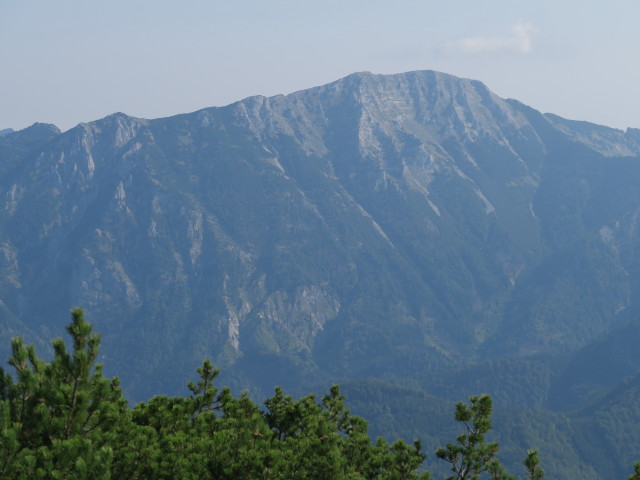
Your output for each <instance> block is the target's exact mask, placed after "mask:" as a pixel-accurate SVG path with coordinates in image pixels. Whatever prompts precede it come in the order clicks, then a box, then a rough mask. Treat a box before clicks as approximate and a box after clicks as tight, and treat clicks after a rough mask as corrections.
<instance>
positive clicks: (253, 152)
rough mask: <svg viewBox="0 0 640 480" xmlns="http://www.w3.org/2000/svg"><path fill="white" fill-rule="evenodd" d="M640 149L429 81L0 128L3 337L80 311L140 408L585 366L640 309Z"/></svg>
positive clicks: (633, 135) (439, 78) (478, 92)
mask: <svg viewBox="0 0 640 480" xmlns="http://www.w3.org/2000/svg"><path fill="white" fill-rule="evenodd" d="M639 138H640V136H638V134H637V132H636V131H633V130H629V131H628V132H621V131H617V130H614V129H610V128H607V127H601V126H597V125H592V124H585V123H580V122H572V121H568V120H564V119H562V118H560V117H556V116H553V115H542V114H541V113H539V112H537V111H535V110H533V109H531V108H528V107H526V106H525V105H522V104H520V103H519V102H517V101H514V100H504V99H501V98H499V97H497V96H496V95H494V94H493V93H492V92H491V91H489V90H488V89H487V87H486V86H484V85H483V84H482V83H480V82H477V81H473V80H467V79H460V78H456V77H453V76H450V75H445V74H442V73H437V72H431V71H424V72H411V73H406V74H399V75H373V74H370V73H357V74H353V75H351V76H349V77H346V78H343V79H341V80H338V81H336V82H334V83H331V84H328V85H325V86H321V87H317V88H313V89H309V90H305V91H301V92H296V93H293V94H290V95H287V96H282V95H281V96H276V97H271V98H265V97H251V98H247V99H245V100H242V101H240V102H237V103H234V104H231V105H228V106H226V107H220V108H207V109H203V110H200V111H198V112H194V113H190V114H184V115H177V116H174V117H170V118H164V119H156V120H143V119H136V118H132V117H128V116H127V115H124V114H122V113H117V114H114V115H111V116H109V117H106V118H104V119H101V120H98V121H95V122H92V123H88V124H80V125H78V126H77V127H75V128H73V129H71V130H69V131H67V132H64V133H61V132H60V131H59V130H57V129H56V128H55V127H53V126H49V125H42V124H36V125H34V126H32V127H30V128H28V129H25V130H22V131H19V132H12V131H3V132H2V135H1V136H0V174H1V175H0V265H1V266H2V270H1V272H2V273H1V276H0V307H1V308H0V329H1V331H2V332H3V337H4V334H5V333H6V334H7V335H14V334H20V335H24V336H25V337H27V339H28V340H31V341H37V342H42V341H43V340H44V339H48V338H49V337H51V336H52V332H55V333H53V335H56V334H57V332H60V331H61V326H62V325H64V323H65V322H66V320H67V315H68V313H67V312H68V311H69V309H70V308H71V307H73V306H75V305H80V306H83V307H84V308H85V309H86V311H87V317H88V318H89V319H90V320H91V321H92V322H93V323H94V324H95V328H96V330H97V331H100V332H102V333H103V338H104V340H103V353H104V355H105V358H108V361H107V360H105V363H106V364H107V370H108V372H109V373H111V374H117V375H119V376H121V378H122V380H123V384H124V385H125V388H126V389H128V391H129V392H131V396H132V397H133V398H146V396H148V395H149V394H153V393H159V392H174V391H177V390H178V389H181V388H182V387H183V385H182V383H183V381H184V378H187V376H188V374H189V373H188V372H191V371H192V370H193V368H195V366H197V365H198V364H199V363H200V361H201V360H202V358H204V357H209V358H212V359H213V361H214V363H216V365H217V366H219V367H221V368H222V369H223V374H225V375H227V379H226V380H227V382H228V383H232V384H234V382H235V385H236V386H242V387H249V388H252V389H254V390H255V391H260V389H266V388H270V386H272V385H275V384H282V385H285V386H286V385H290V386H300V385H302V384H304V383H305V382H308V383H311V382H315V381H321V380H325V379H330V378H331V379H333V378H336V379H337V378H350V377H360V376H372V377H378V378H386V379H389V378H393V379H399V380H406V381H411V382H414V383H416V384H419V385H428V384H429V379H430V378H432V376H433V375H435V374H438V373H442V372H444V371H446V370H447V369H448V368H451V367H454V366H460V365H464V364H466V363H467V362H469V361H473V360H474V359H477V358H481V357H482V358H492V357H497V356H504V355H512V356H518V357H527V356H531V355H536V354H541V353H554V352H555V353H557V352H566V351H573V350H577V349H579V348H581V347H584V346H585V345H588V344H589V343H590V342H591V341H592V340H593V339H595V338H597V337H598V336H600V335H602V334H605V333H606V332H608V331H610V330H611V329H612V328H613V327H615V326H616V325H617V324H618V323H620V322H622V321H623V320H624V319H627V318H630V317H631V316H633V315H636V314H637V313H638V311H639V308H638V303H637V300H635V299H637V298H640V296H639V295H638V291H637V290H638V286H639V285H640V281H639V280H640V263H639V260H640V257H639V256H638V253H639V252H638V250H637V238H638V235H639V232H638V228H639V226H638V225H639V224H638V216H639V215H640V193H638V192H639V191H638V189H637V185H638V179H639V177H640V163H639V160H638V155H640V140H639ZM5 343H7V342H5ZM0 348H4V349H6V348H7V345H1V346H0ZM5 356H6V354H5Z"/></svg>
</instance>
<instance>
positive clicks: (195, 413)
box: [0, 308, 640, 480]
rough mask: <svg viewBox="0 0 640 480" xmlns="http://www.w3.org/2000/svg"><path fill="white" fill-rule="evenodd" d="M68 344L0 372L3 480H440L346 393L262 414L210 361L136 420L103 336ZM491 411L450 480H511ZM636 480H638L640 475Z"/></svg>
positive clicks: (76, 333) (538, 477)
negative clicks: (356, 408) (358, 411)
mask: <svg viewBox="0 0 640 480" xmlns="http://www.w3.org/2000/svg"><path fill="white" fill-rule="evenodd" d="M67 333H68V334H69V335H70V336H71V340H72V350H71V351H69V350H67V347H66V345H65V343H64V341H63V340H62V339H56V340H54V341H53V342H52V344H53V351H54V355H53V358H52V359H51V361H49V362H47V361H44V360H42V359H40V358H38V357H37V355H36V352H35V348H34V347H33V346H31V345H29V346H25V345H24V343H23V341H22V340H21V339H19V338H17V339H13V340H12V342H11V345H12V355H11V358H10V359H9V365H10V366H11V367H13V370H14V375H10V374H6V373H5V372H4V370H2V369H0V478H3V479H4V478H7V479H27V478H28V479H32V478H34V479H72V480H73V479H161V480H165V479H166V480H169V479H175V478H180V479H202V478H215V479H220V480H225V479H241V480H242V479H246V480H253V479H258V478H259V479H264V480H288V479H296V478H304V479H310V480H338V479H339V480H432V479H433V477H432V476H431V475H430V474H429V472H426V471H422V465H423V463H424V461H425V459H426V455H425V454H424V453H423V450H422V444H421V442H420V441H418V440H416V441H415V442H414V443H413V444H407V443H406V442H405V441H404V440H397V441H395V442H393V443H389V442H388V441H387V440H385V439H384V438H382V437H379V438H378V439H377V440H376V441H375V443H372V442H371V439H370V437H369V433H368V425H367V422H366V421H365V420H363V419H362V418H360V417H358V416H355V415H352V414H351V412H350V410H349V409H348V408H346V403H345V397H344V395H342V393H341V391H340V388H339V387H338V386H337V385H334V386H333V387H331V388H330V389H329V392H328V393H327V394H326V395H324V396H323V397H322V398H321V399H320V401H319V402H318V401H317V400H316V397H315V396H314V395H313V394H310V395H307V396H304V397H302V398H299V399H297V400H295V399H294V398H293V397H292V396H290V395H286V394H285V393H284V391H283V389H282V388H280V387H276V388H275V392H274V395H273V396H272V397H270V398H268V399H267V400H265V401H264V408H263V409H261V408H260V407H259V406H258V405H257V404H256V403H255V402H254V401H253V400H252V399H251V398H249V396H248V394H247V393H246V392H245V393H242V394H240V396H238V397H235V396H233V395H232V394H231V391H230V389H229V388H227V387H225V388H221V389H218V388H217V387H216V386H215V385H214V382H215V381H216V379H217V377H218V375H219V371H218V370H217V369H215V368H214V367H213V365H212V363H211V362H210V361H209V360H205V361H204V362H203V363H202V366H201V367H200V368H198V369H197V370H196V371H197V373H198V378H197V380H196V381H193V382H189V383H188V389H189V391H190V395H189V396H186V397H169V396H166V395H158V396H155V397H153V398H151V399H149V400H148V401H146V402H142V403H139V404H138V405H136V406H135V407H134V408H129V407H128V406H127V402H126V400H125V399H124V397H123V395H122V393H121V390H120V387H119V384H118V380H117V379H116V378H114V379H107V378H104V377H103V376H102V366H101V365H99V364H96V363H95V361H96V358H97V357H98V352H99V346H100V336H99V335H97V334H95V333H93V331H92V326H91V325H90V324H89V323H87V322H86V321H85V320H84V315H83V312H82V310H81V309H79V308H77V309H74V310H73V311H72V318H71V323H70V324H69V325H68V326H67ZM632 386H633V385H632ZM373 391H375V390H373ZM630 391H632V390H630ZM492 411H493V405H492V400H491V397H490V396H489V395H481V396H473V397H471V398H470V399H469V403H468V404H466V403H463V402H459V403H457V404H456V410H455V419H456V420H457V421H458V422H460V423H461V424H462V425H463V426H464V431H463V433H462V434H460V435H458V437H457V438H456V442H455V443H449V444H447V445H446V447H444V448H440V449H438V450H437V451H436V457H438V458H440V459H442V460H445V462H447V463H448V464H449V465H450V467H451V471H452V472H453V473H454V474H453V476H450V477H448V480H463V479H469V480H472V479H473V480H479V479H481V478H490V479H496V480H497V479H500V480H508V479H513V478H514V477H513V476H510V475H509V474H507V473H506V472H505V469H504V467H503V466H502V464H501V463H500V462H499V461H498V459H497V457H496V455H497V452H498V444H497V442H486V441H485V436H486V435H487V433H488V432H489V431H490V429H491V414H492ZM523 463H524V466H525V468H526V472H527V479H528V480H542V479H543V475H544V471H543V470H542V468H541V467H540V459H539V456H538V452H537V450H529V451H528V452H527V457H526V458H525V460H524V462H523ZM629 478H630V479H631V480H640V463H637V464H636V465H635V473H634V474H633V475H631V476H630V477H629Z"/></svg>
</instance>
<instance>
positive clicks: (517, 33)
mask: <svg viewBox="0 0 640 480" xmlns="http://www.w3.org/2000/svg"><path fill="white" fill-rule="evenodd" d="M535 32H536V28H535V27H534V26H533V25H532V24H530V23H525V22H522V21H520V22H518V23H516V24H515V25H513V26H512V27H511V28H510V35H508V36H503V37H486V36H479V37H467V38H463V39H461V40H458V41H455V42H449V43H447V44H446V46H445V50H446V51H447V53H451V54H461V53H462V54H485V53H517V54H519V55H526V54H528V53H531V51H532V50H533V43H532V41H531V37H532V35H533V34H534V33H535Z"/></svg>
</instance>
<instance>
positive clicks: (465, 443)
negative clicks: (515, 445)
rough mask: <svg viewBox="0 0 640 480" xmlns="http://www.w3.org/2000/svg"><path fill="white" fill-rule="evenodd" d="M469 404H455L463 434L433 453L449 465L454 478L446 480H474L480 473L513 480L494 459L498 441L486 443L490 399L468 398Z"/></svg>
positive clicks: (486, 397)
mask: <svg viewBox="0 0 640 480" xmlns="http://www.w3.org/2000/svg"><path fill="white" fill-rule="evenodd" d="M469 402H470V405H469V406H467V404H465V403H463V402H458V403H456V412H455V419H456V420H457V421H458V422H461V423H462V424H463V425H464V426H465V431H464V433H462V434H461V435H459V436H458V438H457V439H456V442H457V443H455V444H453V443H449V444H447V446H446V447H444V448H439V449H438V450H437V451H436V456H437V457H438V458H440V459H442V460H445V461H446V462H448V463H450V464H451V471H452V472H454V475H453V476H451V477H449V478H448V480H456V479H457V480H464V479H471V480H477V479H479V478H480V475H481V474H482V473H483V472H487V473H488V474H489V476H490V477H491V478H494V479H501V480H507V479H512V478H513V477H512V476H510V475H508V474H506V473H505V471H504V468H503V467H502V465H501V464H500V462H499V461H498V460H497V458H495V457H496V454H497V453H498V444H497V442H490V443H485V440H484V437H485V434H486V433H487V432H488V431H489V430H490V429H491V412H492V411H493V404H492V401H491V397H490V396H488V395H481V396H479V397H477V396H473V397H471V398H470V399H469Z"/></svg>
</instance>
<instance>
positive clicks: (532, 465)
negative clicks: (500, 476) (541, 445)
mask: <svg viewBox="0 0 640 480" xmlns="http://www.w3.org/2000/svg"><path fill="white" fill-rule="evenodd" d="M523 463H524V466H525V467H527V473H528V477H527V480H542V478H543V477H544V470H543V469H542V468H540V459H539V458H538V451H537V450H528V451H527V458H525V459H524V462H523Z"/></svg>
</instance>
